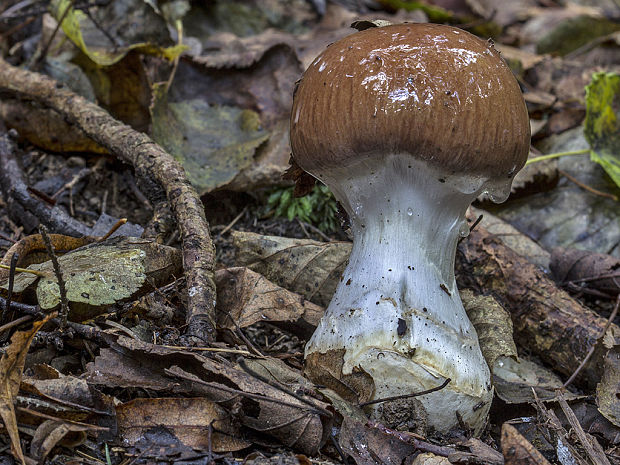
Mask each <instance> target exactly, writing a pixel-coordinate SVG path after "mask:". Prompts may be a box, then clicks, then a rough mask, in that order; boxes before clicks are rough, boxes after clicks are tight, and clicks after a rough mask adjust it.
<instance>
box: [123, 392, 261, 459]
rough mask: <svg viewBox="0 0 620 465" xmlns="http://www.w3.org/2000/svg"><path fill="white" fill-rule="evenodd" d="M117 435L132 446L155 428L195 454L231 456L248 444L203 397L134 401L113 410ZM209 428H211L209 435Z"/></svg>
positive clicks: (221, 410) (224, 414) (229, 420)
mask: <svg viewBox="0 0 620 465" xmlns="http://www.w3.org/2000/svg"><path fill="white" fill-rule="evenodd" d="M116 415H117V419H118V426H119V435H120V438H121V439H122V440H123V441H126V442H127V443H128V444H130V445H134V444H136V443H138V442H139V441H141V440H144V437H145V435H148V432H149V431H150V430H153V429H154V428H155V427H157V428H160V427H165V428H167V429H168V430H169V431H170V432H171V433H172V434H173V435H174V436H175V437H176V438H177V439H178V441H180V442H181V443H182V444H184V445H186V446H189V447H192V448H194V449H198V450H208V449H209V448H210V447H212V450H213V451H214V452H234V451H238V450H241V449H245V448H246V447H248V446H249V445H250V444H251V443H250V442H248V441H245V440H243V439H241V438H239V437H236V436H239V435H240V432H239V428H238V425H237V427H236V426H235V425H234V422H233V421H232V417H231V416H230V415H229V414H228V413H227V412H226V410H225V409H224V408H222V407H220V406H219V405H217V404H215V403H213V402H212V401H210V400H207V399H205V398H202V397H193V398H156V399H152V398H151V399H134V400H132V401H129V402H125V403H124V404H121V405H119V406H117V407H116ZM209 428H213V431H212V434H211V435H210V434H209Z"/></svg>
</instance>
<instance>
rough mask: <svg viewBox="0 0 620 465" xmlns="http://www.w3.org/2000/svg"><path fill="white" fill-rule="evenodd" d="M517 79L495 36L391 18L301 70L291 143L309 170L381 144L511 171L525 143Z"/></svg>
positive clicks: (461, 164)
mask: <svg viewBox="0 0 620 465" xmlns="http://www.w3.org/2000/svg"><path fill="white" fill-rule="evenodd" d="M529 142H530V127H529V118H528V114H527V110H526V107H525V103H524V101H523V97H522V95H521V91H520V89H519V85H518V84H517V81H516V79H515V78H514V76H513V75H512V73H511V71H510V69H509V68H508V66H507V65H506V64H505V63H504V61H503V60H502V59H501V57H500V55H499V52H498V51H496V50H495V49H494V48H493V46H492V45H491V44H490V43H489V42H486V41H484V40H481V39H479V38H478V37H476V36H474V35H472V34H469V33H468V32H466V31H463V30H461V29H457V28H454V27H451V26H444V25H438V24H414V23H411V24H398V25H391V26H385V27H380V28H371V29H367V30H365V31H362V32H357V33H354V34H351V35H350V36H347V37H345V38H344V39H341V40H339V41H338V42H335V43H334V44H332V45H330V46H329V47H328V48H327V49H326V50H325V51H324V52H323V53H322V54H321V55H319V56H318V57H317V58H316V59H315V60H314V61H313V63H312V64H311V65H310V67H309V68H308V69H307V70H306V72H305V73H304V75H303V77H302V79H301V81H300V83H299V87H298V88H297V90H296V93H295V97H294V101H293V110H292V114H291V145H292V148H293V157H294V158H295V160H296V162H297V163H298V165H299V166H301V167H302V168H303V169H305V170H306V171H308V172H310V173H312V174H315V175H316V174H318V173H320V172H322V171H325V170H329V169H330V168H334V167H341V166H343V165H346V164H349V163H354V162H355V161H359V160H363V159H364V158H366V157H380V156H383V155H385V154H387V153H404V154H410V155H411V156H413V157H416V158H418V159H422V160H426V161H428V162H429V163H430V164H432V165H433V166H435V167H443V168H445V169H446V171H447V172H448V174H454V173H465V174H472V175H484V176H489V177H491V178H503V179H509V178H511V177H512V176H514V174H515V173H516V171H518V170H519V169H520V168H521V167H522V166H523V164H524V163H525V160H526V159H527V154H528V150H529Z"/></svg>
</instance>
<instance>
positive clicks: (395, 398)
mask: <svg viewBox="0 0 620 465" xmlns="http://www.w3.org/2000/svg"><path fill="white" fill-rule="evenodd" d="M450 381H452V380H451V379H450V378H447V379H446V380H445V381H444V382H443V383H442V384H441V385H440V386H435V387H434V388H430V389H427V390H426V391H420V392H412V393H410V394H403V395H400V396H392V397H384V398H383V399H374V400H369V401H368V402H361V403H360V404H358V405H359V406H360V407H366V406H367V405H372V404H378V403H380V402H391V401H393V400H400V399H409V398H410V397H419V396H425V395H426V394H430V393H431V392H435V391H439V390H441V389H443V388H445V387H446V386H447V385H448V384H449V383H450Z"/></svg>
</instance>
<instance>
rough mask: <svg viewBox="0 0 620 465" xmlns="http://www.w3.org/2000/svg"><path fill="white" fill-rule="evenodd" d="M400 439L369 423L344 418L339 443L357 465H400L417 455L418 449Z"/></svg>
mask: <svg viewBox="0 0 620 465" xmlns="http://www.w3.org/2000/svg"><path fill="white" fill-rule="evenodd" d="M406 434H407V433H403V435H406ZM399 439H400V438H398V437H395V436H393V435H390V434H386V432H384V431H381V430H380V429H379V428H375V427H372V426H370V425H368V424H367V423H362V422H360V421H358V420H355V419H353V418H351V417H344V418H343V421H342V428H341V430H340V436H339V438H338V442H339V443H340V447H341V448H342V450H343V451H344V452H345V453H346V454H347V455H349V456H351V457H352V458H353V460H354V461H355V463H356V464H357V465H378V464H379V465H400V464H401V463H407V459H408V458H411V457H412V456H413V455H415V453H416V448H415V446H413V445H412V444H409V443H407V442H406V441H404V440H402V439H401V440H399Z"/></svg>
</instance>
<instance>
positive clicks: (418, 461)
mask: <svg viewBox="0 0 620 465" xmlns="http://www.w3.org/2000/svg"><path fill="white" fill-rule="evenodd" d="M451 464H452V462H450V460H448V458H447V457H442V456H441V455H435V454H432V453H430V452H424V453H422V454H420V455H417V456H416V458H415V459H414V460H413V462H412V463H411V465H451Z"/></svg>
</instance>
